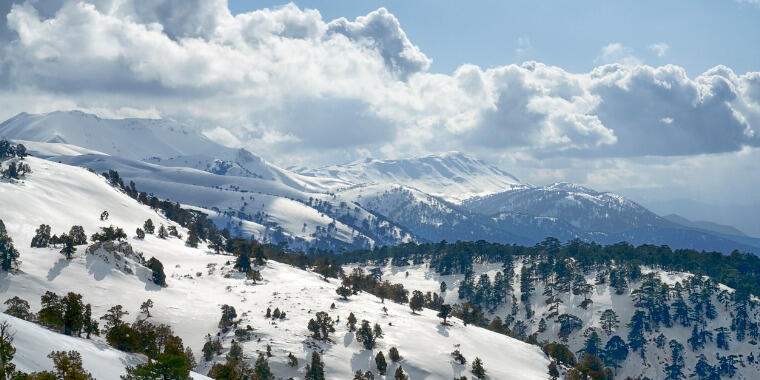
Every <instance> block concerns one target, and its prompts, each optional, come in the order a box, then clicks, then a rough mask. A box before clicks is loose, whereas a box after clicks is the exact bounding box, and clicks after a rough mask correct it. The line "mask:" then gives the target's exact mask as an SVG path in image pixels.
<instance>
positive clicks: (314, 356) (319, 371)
mask: <svg viewBox="0 0 760 380" xmlns="http://www.w3.org/2000/svg"><path fill="white" fill-rule="evenodd" d="M304 380H325V363H323V362H322V358H320V357H319V354H318V353H317V352H316V351H314V352H312V353H311V364H307V365H306V376H305V377H304Z"/></svg>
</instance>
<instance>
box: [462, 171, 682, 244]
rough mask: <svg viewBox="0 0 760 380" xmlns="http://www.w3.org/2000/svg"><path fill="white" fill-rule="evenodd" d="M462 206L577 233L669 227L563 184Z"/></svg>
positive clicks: (614, 199) (626, 205)
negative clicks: (553, 222) (536, 218)
mask: <svg viewBox="0 0 760 380" xmlns="http://www.w3.org/2000/svg"><path fill="white" fill-rule="evenodd" d="M462 205H463V206H464V207H466V208H467V209H469V210H471V211H473V212H477V213H481V214H496V213H501V212H518V213H524V214H529V215H540V216H550V217H554V218H559V219H562V220H564V221H567V222H568V223H570V224H571V225H573V226H574V227H576V228H579V229H581V230H585V231H595V232H606V233H617V232H622V231H627V230H630V229H633V228H637V227H646V226H670V225H671V223H670V222H668V221H667V220H665V219H663V218H661V217H659V216H658V215H656V214H654V213H653V212H651V211H649V210H647V209H646V208H644V207H642V206H640V205H638V204H637V203H635V202H633V201H631V200H628V199H626V198H623V197H622V196H620V195H617V194H614V193H600V192H597V191H594V190H591V189H589V188H586V187H583V186H578V185H574V184H571V183H567V182H557V183H553V184H551V185H548V186H540V187H526V188H523V189H516V190H512V191H505V192H501V193H497V194H492V195H487V196H484V197H474V198H470V199H468V200H466V201H465V202H463V204H462Z"/></svg>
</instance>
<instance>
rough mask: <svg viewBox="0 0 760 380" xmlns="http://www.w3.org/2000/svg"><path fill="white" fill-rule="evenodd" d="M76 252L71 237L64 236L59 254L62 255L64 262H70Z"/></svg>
mask: <svg viewBox="0 0 760 380" xmlns="http://www.w3.org/2000/svg"><path fill="white" fill-rule="evenodd" d="M76 251H77V249H76V248H74V240H72V239H71V237H69V236H66V237H64V238H63V248H61V251H60V253H61V254H62V255H63V257H65V258H66V260H71V258H72V257H74V253H75V252H76Z"/></svg>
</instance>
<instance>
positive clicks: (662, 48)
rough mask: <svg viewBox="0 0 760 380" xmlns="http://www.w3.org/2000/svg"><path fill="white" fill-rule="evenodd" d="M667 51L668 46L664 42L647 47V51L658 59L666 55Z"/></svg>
mask: <svg viewBox="0 0 760 380" xmlns="http://www.w3.org/2000/svg"><path fill="white" fill-rule="evenodd" d="M668 49H670V46H668V44H666V43H664V42H657V43H653V44H651V45H649V50H651V51H653V52H654V54H656V55H657V57H658V58H662V57H664V56H665V55H666V54H668Z"/></svg>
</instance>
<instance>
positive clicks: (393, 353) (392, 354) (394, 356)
mask: <svg viewBox="0 0 760 380" xmlns="http://www.w3.org/2000/svg"><path fill="white" fill-rule="evenodd" d="M388 357H389V358H390V359H391V361H393V362H394V363H395V362H397V361H399V360H401V355H399V353H398V349H397V348H396V347H391V348H390V350H388Z"/></svg>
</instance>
